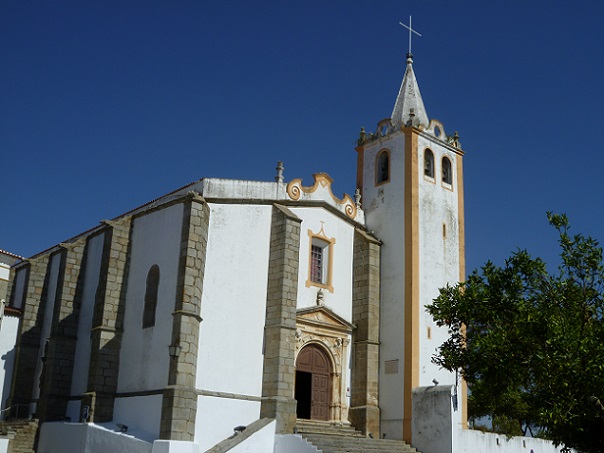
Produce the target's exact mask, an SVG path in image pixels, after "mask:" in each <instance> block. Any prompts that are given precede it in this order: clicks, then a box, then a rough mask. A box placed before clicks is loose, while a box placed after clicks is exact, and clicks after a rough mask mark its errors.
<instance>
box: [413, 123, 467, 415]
mask: <svg viewBox="0 0 604 453" xmlns="http://www.w3.org/2000/svg"><path fill="white" fill-rule="evenodd" d="M427 148H429V149H430V150H432V152H433V154H434V163H435V168H434V176H435V177H434V180H430V179H428V178H426V177H424V151H425V149H427ZM418 151H419V159H418V168H417V172H418V178H419V227H420V229H419V244H420V294H419V297H420V306H421V307H422V309H421V310H420V319H419V340H420V348H419V349H420V351H419V353H420V373H419V385H420V386H429V385H433V380H436V381H437V382H439V383H440V384H452V385H454V384H455V379H456V377H455V374H452V373H450V372H448V371H446V370H443V369H440V368H439V367H438V366H437V365H435V364H433V363H432V357H433V356H434V354H435V353H436V351H437V348H438V347H439V346H440V345H441V344H442V343H443V342H444V341H446V340H447V339H448V337H449V335H448V332H447V329H446V328H439V327H437V326H436V324H435V323H434V322H433V319H432V317H431V316H430V315H429V314H428V312H427V311H426V310H425V309H423V307H425V306H426V305H428V304H430V303H432V301H433V299H434V298H435V297H437V296H438V290H439V288H442V287H444V286H446V285H447V284H450V285H454V284H456V283H457V282H459V281H460V279H462V278H463V276H461V275H460V236H459V215H458V212H459V206H458V201H459V198H458V197H459V187H457V178H456V177H457V174H456V171H457V167H456V159H457V157H458V156H457V155H456V154H455V153H454V152H452V151H450V150H449V149H448V148H446V147H445V146H443V145H442V144H441V142H439V141H436V140H430V139H429V138H428V137H426V136H425V135H420V136H419V138H418ZM443 156H446V157H448V158H449V159H450V161H451V164H452V169H453V184H452V186H451V187H450V188H449V187H448V186H445V185H443V183H442V166H441V164H442V158H443ZM459 394H460V396H459V398H458V401H459V403H460V404H461V389H459ZM458 415H459V417H460V416H461V407H460V410H459V411H458ZM459 417H458V418H459ZM459 420H460V421H461V419H460V418H459Z"/></svg>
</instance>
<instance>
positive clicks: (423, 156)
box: [356, 53, 467, 442]
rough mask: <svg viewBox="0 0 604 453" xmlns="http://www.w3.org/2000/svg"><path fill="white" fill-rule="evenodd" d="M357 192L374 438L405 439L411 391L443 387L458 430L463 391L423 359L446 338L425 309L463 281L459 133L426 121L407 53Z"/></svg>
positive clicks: (360, 167)
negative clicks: (377, 428) (376, 294)
mask: <svg viewBox="0 0 604 453" xmlns="http://www.w3.org/2000/svg"><path fill="white" fill-rule="evenodd" d="M356 150H357V153H358V154H357V187H359V189H360V191H361V194H362V206H363V210H364V211H365V216H366V222H367V228H368V229H369V230H370V231H372V232H374V233H375V235H376V236H377V237H378V238H379V239H380V240H382V241H383V245H382V248H381V267H380V268H381V274H380V279H381V312H380V320H381V321H380V370H379V374H380V379H379V382H380V388H379V392H380V400H379V406H380V409H381V432H382V433H383V434H385V435H386V437H387V438H391V439H401V438H402V439H404V440H406V441H407V442H412V420H413V413H412V392H413V389H415V388H417V387H424V386H433V385H449V386H451V394H452V397H451V399H452V405H453V410H454V411H455V412H454V414H455V423H458V424H459V425H460V426H462V425H464V424H465V420H466V419H467V417H466V393H465V385H464V384H463V383H462V382H461V379H460V378H459V377H458V376H455V374H451V373H449V372H448V371H445V370H442V369H439V368H438V367H437V366H436V365H434V364H433V363H432V361H431V358H432V356H433V355H434V353H435V352H436V349H437V348H438V347H439V346H440V345H441V344H442V343H443V342H444V341H445V340H446V339H447V338H448V335H447V330H446V329H443V328H439V327H437V326H436V324H435V323H434V322H433V321H432V318H431V316H430V315H429V314H428V313H427V312H426V310H425V308H424V307H425V306H426V305H427V304H429V303H431V302H432V300H433V299H434V298H435V297H436V296H437V295H438V290H439V288H441V287H444V286H446V285H447V284H451V285H453V284H455V283H457V282H458V281H460V280H463V279H464V278H465V263H464V206H463V165H462V162H463V155H464V153H463V151H462V150H461V146H460V143H459V137H458V135H457V132H456V133H454V134H453V135H447V134H446V133H445V129H444V126H443V125H442V124H441V123H440V122H439V121H436V120H430V119H429V118H428V114H427V112H426V108H425V107H424V103H423V100H422V96H421V94H420V91H419V85H418V83H417V79H416V77H415V73H414V71H413V57H412V55H411V53H409V54H407V61H406V71H405V75H404V77H403V82H402V84H401V88H400V91H399V93H398V96H397V98H396V101H395V104H394V109H393V111H392V115H391V117H390V118H386V119H383V120H381V121H380V122H378V124H377V128H376V131H375V132H373V133H367V132H365V130H364V129H361V134H360V137H359V140H358V147H357V148H356Z"/></svg>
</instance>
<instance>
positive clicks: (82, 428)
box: [0, 422, 152, 453]
mask: <svg viewBox="0 0 604 453" xmlns="http://www.w3.org/2000/svg"><path fill="white" fill-rule="evenodd" d="M0 451H1V450H0ZM37 451H38V453H75V452H82V453H107V452H115V453H118V452H128V453H151V451H152V445H151V444H150V443H148V442H144V441H142V440H140V439H136V438H134V437H132V436H129V435H127V434H122V433H120V432H115V431H111V430H108V429H106V428H103V427H101V426H98V425H93V424H89V423H63V422H56V423H44V424H43V425H42V427H41V429H40V440H39V442H38V450H37Z"/></svg>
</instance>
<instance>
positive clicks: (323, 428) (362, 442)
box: [296, 420, 417, 453]
mask: <svg viewBox="0 0 604 453" xmlns="http://www.w3.org/2000/svg"><path fill="white" fill-rule="evenodd" d="M296 430H297V432H298V434H301V435H302V437H303V438H304V439H306V440H307V441H308V442H309V443H311V444H312V445H314V446H315V447H316V448H317V449H319V450H321V451H322V452H323V453H416V452H417V450H416V449H415V448H413V447H411V446H410V445H409V444H407V443H405V442H403V441H402V440H393V439H373V438H370V437H366V436H364V435H363V434H362V433H361V432H360V431H357V430H355V429H354V428H353V427H352V426H341V425H336V424H332V423H329V422H319V421H315V420H298V421H297V423H296Z"/></svg>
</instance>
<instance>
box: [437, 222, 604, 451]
mask: <svg viewBox="0 0 604 453" xmlns="http://www.w3.org/2000/svg"><path fill="white" fill-rule="evenodd" d="M548 219H549V223H550V224H551V225H552V226H553V227H554V228H556V229H557V231H558V233H559V235H560V239H559V245H560V258H561V261H560V263H561V264H560V265H559V267H558V269H557V271H556V272H554V273H549V272H548V271H547V268H546V265H545V263H544V262H543V260H541V259H540V258H531V256H530V255H529V254H528V252H527V251H526V250H520V251H518V252H516V253H514V254H513V255H512V256H511V257H510V258H509V259H508V260H506V262H505V265H504V266H503V267H498V266H495V265H494V264H493V263H492V262H487V263H486V264H485V265H484V266H483V267H482V268H481V269H480V270H475V271H474V272H473V273H472V274H471V275H470V276H469V277H468V279H467V281H466V282H462V283H459V284H458V285H456V286H453V287H451V286H449V287H446V288H442V289H441V290H440V295H439V296H438V297H437V298H436V299H435V300H434V301H433V303H432V304H431V305H429V306H427V309H428V311H429V313H430V314H431V315H432V316H433V317H434V319H435V321H436V323H437V324H438V325H439V326H446V327H447V328H448V329H449V333H450V337H449V339H448V340H447V341H446V342H445V343H443V344H442V346H441V347H440V348H439V351H438V354H437V356H435V357H434V359H433V360H434V362H435V363H437V364H439V365H441V366H442V367H444V368H446V369H448V370H451V371H454V370H460V371H461V373H462V375H463V377H464V379H465V380H466V382H467V383H468V386H469V388H470V396H469V401H468V402H469V408H468V409H469V414H470V417H473V418H477V417H482V416H491V417H492V418H494V419H498V420H508V421H509V420H513V421H514V423H515V424H516V426H517V427H518V428H519V429H521V430H522V432H524V433H526V432H527V431H531V432H532V430H534V429H538V430H539V435H540V436H541V437H545V438H548V439H551V440H553V441H554V442H555V443H556V444H557V445H561V444H563V445H565V446H566V447H569V448H575V449H576V450H578V451H582V452H586V453H592V452H593V453H595V452H599V453H600V452H604V406H603V404H602V403H603V402H604V320H603V317H602V315H603V309H604V293H603V290H604V265H603V262H602V248H601V247H600V246H599V244H598V242H597V241H596V240H594V239H592V238H590V237H585V236H583V235H581V234H578V235H574V236H571V235H570V234H569V228H570V227H569V223H568V219H567V218H566V216H565V215H559V214H552V213H548Z"/></svg>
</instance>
